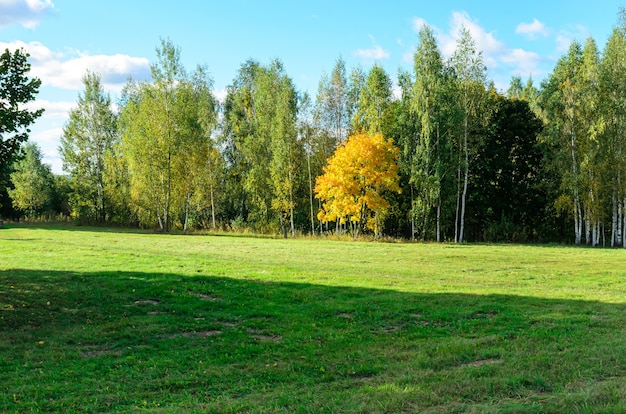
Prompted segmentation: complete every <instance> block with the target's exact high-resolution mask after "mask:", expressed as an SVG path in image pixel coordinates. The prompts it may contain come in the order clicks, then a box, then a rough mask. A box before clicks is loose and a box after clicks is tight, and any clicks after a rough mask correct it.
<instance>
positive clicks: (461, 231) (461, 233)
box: [458, 117, 469, 243]
mask: <svg viewBox="0 0 626 414" xmlns="http://www.w3.org/2000/svg"><path fill="white" fill-rule="evenodd" d="M463 147H464V148H463V149H464V152H465V176H464V177H463V195H462V197H461V229H460V231H459V240H458V241H459V243H463V232H464V230H465V201H466V200H467V181H468V179H469V154H468V148H467V117H466V118H465V134H464V139H463Z"/></svg>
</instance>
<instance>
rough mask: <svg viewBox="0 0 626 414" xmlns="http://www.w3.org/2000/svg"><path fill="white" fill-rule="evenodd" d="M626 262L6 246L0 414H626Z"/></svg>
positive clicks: (586, 257) (146, 242)
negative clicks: (196, 413)
mask: <svg viewBox="0 0 626 414" xmlns="http://www.w3.org/2000/svg"><path fill="white" fill-rule="evenodd" d="M625 264H626V250H617V249H616V250H608V249H604V250H603V249H586V248H572V247H554V246H516V245H449V244H442V245H438V244H412V243H361V242H338V241H332V240H306V239H299V240H273V239H260V238H251V237H236V236H175V235H157V234H149V233H140V232H129V231H120V230H109V229H86V228H79V227H70V226H68V227H45V226H44V227H30V226H5V227H4V228H2V229H0V384H1V391H0V412H9V413H10V412H17V413H26V412H41V411H47V412H63V413H67V412H81V413H86V412H144V411H145V412H157V413H158V412H163V413H171V412H216V413H218V412H219V413H241V412H255V413H257V412H258V413H300V412H301V413H320V412H329V413H344V412H354V413H357V412H359V413H361V412H362V413H378V412H380V413H383V412H385V413H398V412H409V413H413V412H425V413H454V412H458V413H466V412H469V413H489V412H504V413H506V412H510V413H525V412H528V413H537V412H553V413H563V412H589V413H591V412H626V268H625V266H624V265H625Z"/></svg>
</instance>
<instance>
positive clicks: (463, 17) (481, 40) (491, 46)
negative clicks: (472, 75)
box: [447, 12, 506, 68]
mask: <svg viewBox="0 0 626 414" xmlns="http://www.w3.org/2000/svg"><path fill="white" fill-rule="evenodd" d="M463 27H465V29H467V30H468V31H469V32H470V34H471V35H472V39H474V42H476V47H477V49H478V50H479V51H482V52H483V59H484V61H485V65H486V66H487V67H488V68H494V67H496V66H498V56H499V55H501V54H502V53H504V52H505V51H506V45H505V44H504V43H503V42H501V41H499V40H497V39H496V37H495V35H494V34H493V32H487V31H486V30H485V29H484V28H482V27H481V26H480V25H479V24H478V21H476V20H472V19H471V18H470V16H469V15H468V14H467V13H466V12H453V13H452V19H451V21H450V40H449V41H448V43H450V42H454V47H452V45H450V44H448V45H447V50H448V51H450V50H451V51H452V52H454V50H456V43H457V40H458V39H459V38H460V35H461V29H462V28H463Z"/></svg>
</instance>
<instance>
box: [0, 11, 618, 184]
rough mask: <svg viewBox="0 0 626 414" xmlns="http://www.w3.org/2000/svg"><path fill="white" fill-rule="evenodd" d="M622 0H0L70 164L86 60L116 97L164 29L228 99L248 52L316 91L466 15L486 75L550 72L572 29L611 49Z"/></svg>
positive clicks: (504, 80) (0, 25)
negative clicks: (341, 65)
mask: <svg viewBox="0 0 626 414" xmlns="http://www.w3.org/2000/svg"><path fill="white" fill-rule="evenodd" d="M622 5H623V3H622V1H617V0H616V1H614V0H598V1H595V2H589V1H577V0H570V1H560V0H543V1H538V0H526V1H523V2H505V1H502V0H499V1H492V0H474V1H446V0H439V1H432V0H428V1H424V0H414V1H396V2H382V1H377V2H371V1H341V0H334V1H309V2H302V1H293V0H292V1H271V2H262V1H239V0H230V1H184V0H181V1H178V2H172V1H160V0H152V1H147V0H107V1H103V0H100V1H97V0H93V1H91V0H89V1H85V0H0V49H1V50H4V49H5V48H9V49H15V48H16V47H24V48H25V49H26V50H27V51H28V52H29V53H30V54H31V63H32V66H33V69H32V73H33V74H34V75H36V76H38V77H40V78H41V80H42V81H43V86H42V88H41V91H40V94H39V96H38V100H37V102H35V104H34V105H35V106H36V107H44V108H45V109H46V112H45V114H44V116H43V117H42V118H41V119H40V120H39V121H37V124H36V125H35V126H34V127H33V128H32V134H31V140H32V141H35V142H37V143H38V144H39V145H40V147H41V148H42V150H43V152H44V154H45V157H44V161H45V162H47V163H49V164H51V165H52V167H53V171H54V172H56V173H61V171H62V169H61V160H60V158H59V156H58V151H57V147H58V145H59V137H60V136H61V134H62V128H63V125H64V123H65V122H66V121H67V113H68V110H69V109H70V108H71V107H72V106H73V105H74V104H75V102H76V99H77V97H78V94H79V93H80V92H81V90H82V87H83V85H82V83H81V77H82V76H83V74H84V73H85V71H86V70H87V69H89V70H91V71H95V72H98V73H100V74H101V76H102V79H103V81H104V84H105V87H106V89H107V91H109V92H110V93H111V95H112V97H113V99H114V100H115V99H116V98H117V96H118V93H119V91H120V90H121V88H122V87H123V85H124V83H125V81H126V79H127V76H128V75H132V76H133V77H134V78H136V79H147V78H149V63H150V61H152V60H154V58H155V48H156V46H157V45H158V44H159V42H160V38H169V39H171V40H172V41H173V42H174V44H176V45H178V46H179V47H180V48H181V51H182V54H181V56H182V60H183V63H184V64H185V66H186V67H187V69H189V70H193V69H194V68H195V66H196V65H198V64H206V65H207V66H208V68H209V71H210V73H211V74H212V77H213V79H214V81H215V93H216V95H218V96H219V97H222V96H223V95H224V90H225V88H226V86H227V85H229V84H230V83H231V82H232V80H233V78H234V77H235V75H236V73H237V70H238V68H239V66H240V65H241V64H242V63H243V62H244V61H245V60H247V59H248V58H254V59H256V60H258V61H260V62H261V63H267V62H269V61H270V60H271V59H273V58H279V59H281V60H282V62H283V63H284V66H285V68H286V70H287V73H288V74H289V75H290V76H291V77H292V78H293V80H294V82H295V83H296V85H297V87H298V88H299V89H300V90H303V91H309V93H311V94H312V95H313V96H314V95H315V92H316V90H317V84H318V82H319V79H320V76H321V74H322V73H323V72H330V71H331V70H332V67H333V65H334V63H335V61H336V60H337V58H338V57H340V56H341V57H342V58H343V59H344V60H345V61H346V65H347V67H348V69H350V68H352V67H355V66H357V65H361V66H362V67H363V68H364V69H366V70H367V69H368V68H370V67H371V66H372V65H373V64H374V63H378V64H380V65H382V66H383V67H384V68H385V69H386V70H387V72H388V73H389V74H390V75H391V76H392V77H393V78H395V77H396V74H397V72H398V69H399V68H403V69H405V70H411V69H412V61H411V59H412V54H413V52H414V49H415V46H416V43H417V30H418V29H419V27H420V26H421V25H422V24H428V25H429V26H431V27H432V28H433V29H434V30H435V32H436V34H437V38H438V41H439V47H440V48H441V50H442V52H443V53H444V55H445V56H448V55H450V54H451V53H452V51H453V50H454V45H455V40H456V36H457V34H458V31H459V28H460V27H461V25H464V26H465V27H467V28H468V29H469V30H470V32H471V33H472V36H473V37H474V40H475V41H476V43H477V46H478V47H479V49H480V50H482V52H483V57H484V60H485V63H486V65H487V68H488V74H489V77H490V78H491V79H492V80H493V81H494V82H495V84H496V86H497V87H498V88H500V89H505V88H506V86H507V84H508V82H509V80H510V79H511V76H513V75H520V76H522V77H523V78H524V79H525V78H527V77H528V76H532V77H533V79H535V81H537V82H538V81H541V80H542V79H543V78H544V77H545V76H547V75H548V74H549V73H550V71H551V70H552V68H553V66H554V63H555V61H556V60H557V59H558V58H559V57H560V56H561V55H562V54H563V53H564V51H565V50H566V49H567V47H568V46H569V44H570V42H571V41H572V40H573V39H578V40H579V41H584V40H585V39H586V38H587V37H589V36H592V37H593V38H594V39H595V40H596V41H597V42H598V45H599V47H600V49H602V48H603V47H604V44H605V43H606V40H607V39H608V36H609V35H610V32H611V30H612V27H613V26H614V25H615V23H616V22H617V12H618V10H619V8H620V7H621V6H622Z"/></svg>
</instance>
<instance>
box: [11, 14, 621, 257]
mask: <svg viewBox="0 0 626 414" xmlns="http://www.w3.org/2000/svg"><path fill="white" fill-rule="evenodd" d="M418 40H419V41H418V46H417V48H416V51H415V54H414V65H413V70H412V71H411V72H409V71H405V70H402V69H400V70H399V73H398V86H399V88H400V91H401V93H400V96H399V97H398V98H395V97H394V96H393V93H392V90H393V83H392V80H391V77H390V76H389V75H388V74H387V73H386V72H385V70H384V69H383V68H382V67H381V66H378V65H374V66H373V67H372V68H371V69H370V70H368V71H364V70H363V69H362V68H361V67H355V68H352V69H350V70H348V68H346V65H345V62H344V61H343V60H342V59H341V58H339V59H338V60H337V61H336V63H335V65H334V67H333V69H332V71H331V72H330V73H328V74H323V75H322V77H321V79H320V81H319V86H318V91H317V95H316V96H315V97H314V98H312V97H311V96H309V95H308V94H307V93H302V92H300V91H298V90H297V89H296V87H295V84H294V83H293V80H292V79H291V78H290V77H289V76H288V74H287V72H286V70H285V68H284V67H283V65H282V63H281V62H280V60H278V59H276V60H273V61H271V62H269V63H268V64H265V65H263V64H261V63H259V62H257V61H255V60H252V59H251V60H247V61H246V62H244V63H243V64H242V65H241V67H240V69H239V71H238V73H237V74H236V76H235V78H234V79H233V82H232V84H231V85H230V86H229V87H228V89H227V95H226V98H225V100H224V102H222V103H220V102H219V101H218V100H217V99H216V98H215V95H214V94H213V90H212V88H213V83H212V79H211V77H210V75H209V74H208V71H207V69H206V67H203V66H198V67H197V68H196V69H195V70H194V71H193V72H188V71H187V70H186V68H184V67H183V65H182V64H181V60H180V53H181V51H180V49H179V48H178V47H176V46H175V45H174V44H173V43H172V42H171V41H170V40H162V41H161V44H160V46H159V47H158V48H157V59H156V61H155V62H154V63H153V64H152V65H151V73H152V80H151V81H145V82H137V81H133V80H130V81H129V82H128V84H127V86H126V87H125V89H124V92H123V94H122V98H121V101H120V102H119V105H118V107H119V111H116V110H114V107H113V105H112V102H111V99H110V96H109V95H108V94H106V93H105V92H104V90H103V88H102V84H101V81H100V76H99V75H98V74H96V73H87V74H86V75H85V76H84V78H83V82H84V85H85V89H84V92H83V93H81V94H80V96H79V99H78V105H77V107H76V108H75V109H73V110H72V111H71V112H70V118H69V121H68V122H67V123H66V125H65V127H64V129H63V136H62V138H61V145H60V148H59V150H60V153H61V156H62V158H63V168H64V171H65V172H66V173H67V176H61V177H55V176H53V175H52V174H51V173H50V171H49V168H47V169H46V167H45V166H43V167H42V166H41V154H40V153H39V152H38V150H37V148H36V146H34V144H28V145H26V146H25V147H24V149H23V151H22V152H23V157H22V159H21V160H18V161H17V162H15V163H14V164H13V172H12V174H11V175H10V176H11V189H10V190H9V192H8V193H9V195H10V196H11V198H12V200H13V207H14V209H15V211H17V212H18V213H19V214H23V215H36V214H40V213H42V212H43V211H46V210H55V211H57V212H61V213H65V214H70V215H71V217H73V218H74V219H75V220H77V221H79V222H85V223H118V224H124V225H139V226H144V227H158V228H159V229H161V230H162V231H165V232H167V231H170V230H171V229H172V228H180V229H182V230H183V231H187V230H188V229H192V228H208V229H218V228H221V229H233V230H241V229H243V228H250V229H253V230H254V231H258V232H276V233H281V234H282V235H283V236H284V237H288V236H289V235H291V236H294V235H295V234H296V233H309V234H322V233H331V232H334V233H339V234H341V233H347V234H352V235H353V236H356V235H358V234H363V233H371V234H373V235H375V236H377V237H379V236H383V235H386V236H391V237H402V238H407V239H420V240H433V241H455V242H463V241H466V240H470V241H492V242H499V241H512V242H548V241H556V242H573V243H575V244H583V243H584V244H588V245H593V246H596V245H607V246H623V247H626V234H625V233H626V135H625V134H626V132H625V130H624V128H625V126H626V21H625V12H624V10H621V11H620V14H619V20H618V24H617V26H616V27H615V28H614V30H613V32H612V34H611V36H610V38H609V40H608V42H607V44H606V45H605V48H604V50H603V51H600V50H599V49H598V46H597V44H596V42H595V41H594V39H593V38H589V39H587V40H586V42H585V43H584V44H581V43H579V42H576V41H574V42H573V43H572V44H571V46H570V48H569V50H568V51H567V53H565V54H564V55H563V56H562V57H561V58H560V59H559V60H558V62H557V63H556V65H555V67H554V70H553V72H552V73H551V74H550V75H549V76H548V77H547V78H546V79H545V80H544V81H543V82H542V83H541V85H539V87H537V86H535V85H534V84H533V81H532V79H529V80H528V81H527V82H523V81H522V79H521V78H519V77H514V78H513V79H512V80H511V84H510V87H509V89H508V91H507V92H506V93H505V94H501V93H499V92H498V91H496V89H495V87H494V85H493V83H492V82H491V81H490V80H489V79H488V78H487V73H486V67H485V65H484V62H483V58H482V53H481V52H480V51H478V50H477V49H476V44H475V42H474V40H473V39H472V37H471V35H470V33H469V31H468V30H466V29H465V28H463V29H462V31H461V35H460V38H459V41H458V44H457V48H456V50H455V52H454V53H453V55H452V56H451V57H450V58H449V59H445V58H444V57H443V55H442V53H441V51H440V49H439V46H438V45H437V42H436V38H435V36H434V33H433V31H432V30H431V29H430V28H429V27H428V26H424V27H423V28H422V29H421V30H420V32H419V39H418ZM35 195H36V196H37V197H34V196H35ZM5 210H6V207H5ZM5 214H6V213H5Z"/></svg>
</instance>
